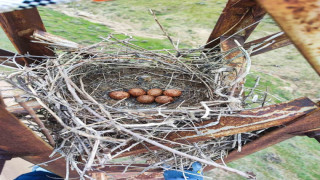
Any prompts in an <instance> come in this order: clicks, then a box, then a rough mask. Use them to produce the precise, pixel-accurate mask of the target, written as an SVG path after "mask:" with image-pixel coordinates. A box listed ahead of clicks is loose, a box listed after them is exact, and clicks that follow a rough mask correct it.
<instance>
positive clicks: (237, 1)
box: [206, 0, 266, 48]
mask: <svg viewBox="0 0 320 180" xmlns="http://www.w3.org/2000/svg"><path fill="white" fill-rule="evenodd" d="M265 14H266V12H265V10H264V9H263V8H261V7H260V5H259V4H257V3H256V2H255V1H254V0H229V1H228V2H227V5H226V7H225V8H224V9H223V11H222V13H221V16H220V17H219V19H218V21H217V23H216V25H215V27H214V29H213V31H212V33H211V35H210V36H209V39H208V41H207V43H209V42H211V41H212V42H211V43H209V44H208V45H206V48H212V47H214V46H216V45H218V44H219V43H220V40H219V37H220V36H223V35H224V36H231V35H233V34H234V33H237V32H238V31H239V30H241V29H244V28H246V29H245V30H243V31H241V32H239V33H238V35H240V36H242V37H243V38H244V40H246V39H247V38H248V37H249V36H250V34H251V33H252V31H253V30H254V29H255V27H256V26H257V25H258V23H256V24H255V25H252V24H253V23H255V22H258V21H259V20H261V19H262V18H263V16H264V15H265ZM248 26H250V27H249V28H247V27H248ZM217 38H218V39H217ZM215 39H216V40H215Z"/></svg>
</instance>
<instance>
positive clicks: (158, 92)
mask: <svg viewBox="0 0 320 180" xmlns="http://www.w3.org/2000/svg"><path fill="white" fill-rule="evenodd" d="M147 93H148V95H150V96H161V95H162V93H163V90H162V89H159V88H154V89H150V90H149V91H148V92H147Z"/></svg>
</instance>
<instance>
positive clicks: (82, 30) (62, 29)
mask: <svg viewBox="0 0 320 180" xmlns="http://www.w3.org/2000/svg"><path fill="white" fill-rule="evenodd" d="M39 12H40V15H41V17H42V20H43V22H44V24H45V27H46V30H47V31H48V32H50V33H52V34H55V35H58V36H61V37H64V38H66V39H68V40H71V41H74V42H77V43H80V44H87V45H89V44H90V45H91V44H93V43H97V42H100V41H101V40H102V39H101V38H103V37H107V36H108V35H109V34H110V33H115V32H113V31H112V30H111V29H109V28H108V27H107V26H105V25H101V24H98V23H93V22H90V21H87V20H84V19H81V18H75V17H70V16H66V15H64V14H62V13H59V12H57V11H53V10H51V9H47V8H39ZM115 36H116V37H117V38H125V37H126V36H125V35H115ZM133 38H134V40H133V41H132V43H133V44H136V45H138V46H140V47H143V48H146V49H149V50H151V49H163V48H165V49H172V46H171V44H170V43H169V41H168V40H161V39H152V38H144V37H137V36H134V37H133ZM183 46H184V47H186V45H183Z"/></svg>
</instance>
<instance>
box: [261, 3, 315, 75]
mask: <svg viewBox="0 0 320 180" xmlns="http://www.w3.org/2000/svg"><path fill="white" fill-rule="evenodd" d="M257 2H258V3H259V4H260V5H261V6H262V7H263V8H264V9H265V10H266V11H267V12H268V13H269V14H270V15H271V16H272V17H273V19H274V20H275V21H276V22H277V23H278V24H279V26H280V27H281V28H282V29H283V31H284V32H286V34H287V35H288V37H289V38H290V39H291V40H292V42H293V44H294V45H295V46H296V47H297V48H298V50H299V51H300V52H301V54H302V55H303V56H304V57H305V58H306V59H307V60H308V62H309V63H310V65H311V66H312V67H313V69H314V70H315V71H316V72H317V73H318V74H319V75H320V43H319V39H320V30H319V28H320V18H319V17H320V11H319V3H320V0H298V1H280V0H257Z"/></svg>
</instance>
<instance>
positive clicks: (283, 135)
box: [205, 108, 320, 171]
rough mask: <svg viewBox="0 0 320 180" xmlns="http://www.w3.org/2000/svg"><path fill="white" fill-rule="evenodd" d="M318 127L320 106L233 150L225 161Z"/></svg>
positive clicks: (207, 168) (319, 123) (319, 124)
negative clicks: (240, 148)
mask: <svg viewBox="0 0 320 180" xmlns="http://www.w3.org/2000/svg"><path fill="white" fill-rule="evenodd" d="M317 127H320V108H318V109H316V110H314V111H312V112H310V113H308V114H307V115H304V116H301V117H299V118H297V119H294V120H293V121H291V122H288V123H286V124H285V126H284V127H281V128H277V129H276V130H273V131H271V132H269V133H268V134H265V135H264V136H262V137H260V138H258V139H256V140H254V141H252V142H250V143H248V144H246V145H245V146H243V147H242V150H241V152H237V151H232V152H231V153H229V155H228V156H227V157H226V158H225V159H224V162H231V161H234V160H237V159H240V158H242V157H245V156H247V155H250V154H252V153H255V152H257V151H260V150H262V149H265V148H267V147H270V146H272V145H274V144H277V143H280V142H282V141H284V140H287V139H289V138H292V137H294V136H295V134H298V133H299V132H304V131H308V130H310V129H314V128H317ZM218 162H221V161H218ZM212 168H213V167H211V166H209V167H206V169H205V171H208V170H210V169H212Z"/></svg>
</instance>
